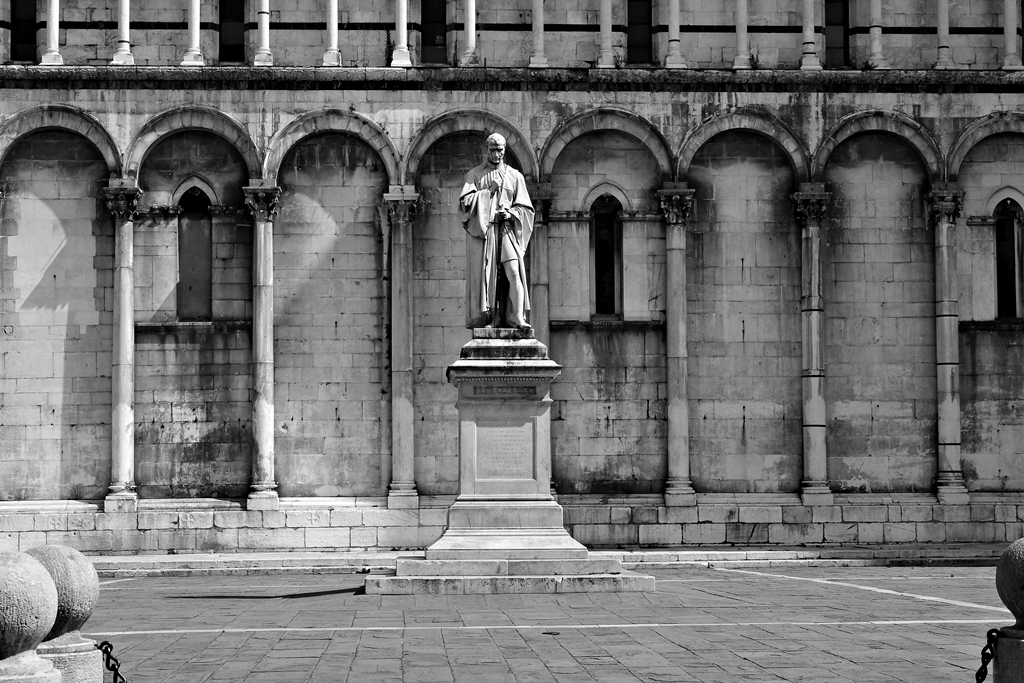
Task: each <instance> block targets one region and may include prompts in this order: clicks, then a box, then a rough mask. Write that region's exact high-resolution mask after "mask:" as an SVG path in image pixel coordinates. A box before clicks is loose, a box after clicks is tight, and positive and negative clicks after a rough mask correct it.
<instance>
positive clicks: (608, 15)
mask: <svg viewBox="0 0 1024 683" xmlns="http://www.w3.org/2000/svg"><path fill="white" fill-rule="evenodd" d="M600 24H601V33H600V38H599V39H600V47H601V52H600V54H599V55H598V58H597V68H599V69H614V68H615V52H614V51H613V50H612V0H601V17H600Z"/></svg>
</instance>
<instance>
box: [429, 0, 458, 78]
mask: <svg viewBox="0 0 1024 683" xmlns="http://www.w3.org/2000/svg"><path fill="white" fill-rule="evenodd" d="M447 35H448V15H447V0H422V2H421V4H420V62H422V63H423V64H446V63H448V41H447ZM457 56H458V55H456V57H457Z"/></svg>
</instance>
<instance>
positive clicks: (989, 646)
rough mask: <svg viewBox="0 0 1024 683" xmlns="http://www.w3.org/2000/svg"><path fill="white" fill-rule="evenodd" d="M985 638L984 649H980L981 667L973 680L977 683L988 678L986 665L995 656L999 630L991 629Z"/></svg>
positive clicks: (981, 682)
mask: <svg viewBox="0 0 1024 683" xmlns="http://www.w3.org/2000/svg"><path fill="white" fill-rule="evenodd" d="M985 638H986V640H987V642H986V643H985V647H983V648H981V667H980V668H979V669H978V673H976V674H974V680H975V681H977V683H983V681H984V680H985V679H986V678H988V664H989V662H991V661H992V660H993V659H994V658H995V656H996V645H998V644H999V629H995V628H994V629H991V630H990V631H989V632H988V633H987V634H986V635H985Z"/></svg>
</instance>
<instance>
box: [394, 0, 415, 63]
mask: <svg viewBox="0 0 1024 683" xmlns="http://www.w3.org/2000/svg"><path fill="white" fill-rule="evenodd" d="M395 10H396V11H395V49H394V50H393V51H392V53H391V66H399V67H410V66H412V57H411V56H410V54H409V0H398V4H397V6H396V7H395Z"/></svg>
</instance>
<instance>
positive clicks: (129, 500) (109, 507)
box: [103, 491, 139, 512]
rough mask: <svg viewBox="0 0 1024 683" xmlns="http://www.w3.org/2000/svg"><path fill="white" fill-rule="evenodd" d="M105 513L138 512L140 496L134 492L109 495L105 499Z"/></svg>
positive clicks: (119, 492)
mask: <svg viewBox="0 0 1024 683" xmlns="http://www.w3.org/2000/svg"><path fill="white" fill-rule="evenodd" d="M103 511H104V512H138V511H139V495H138V494H137V493H135V492H134V491H118V492H116V493H109V494H107V497H106V498H104V499H103Z"/></svg>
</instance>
